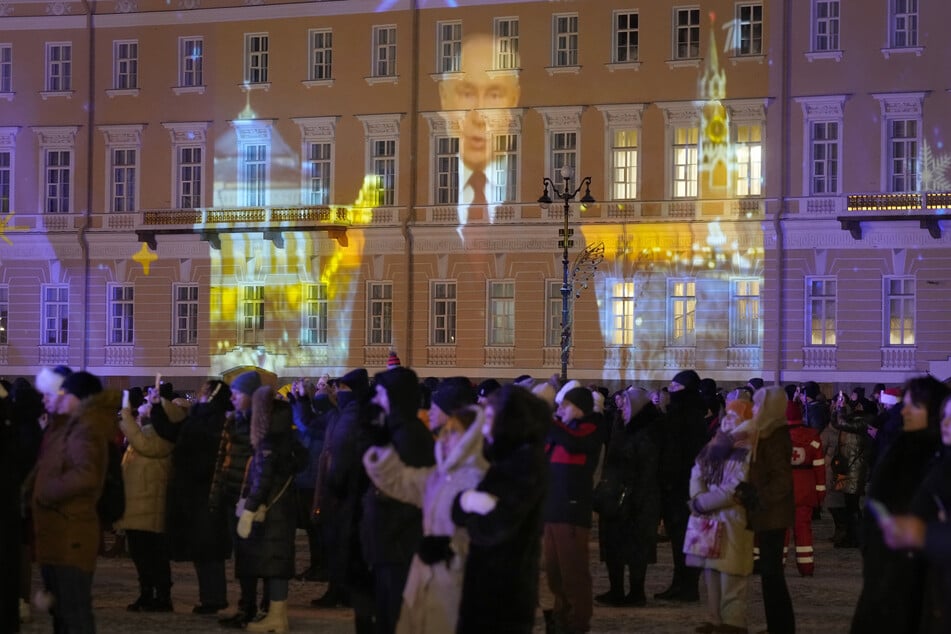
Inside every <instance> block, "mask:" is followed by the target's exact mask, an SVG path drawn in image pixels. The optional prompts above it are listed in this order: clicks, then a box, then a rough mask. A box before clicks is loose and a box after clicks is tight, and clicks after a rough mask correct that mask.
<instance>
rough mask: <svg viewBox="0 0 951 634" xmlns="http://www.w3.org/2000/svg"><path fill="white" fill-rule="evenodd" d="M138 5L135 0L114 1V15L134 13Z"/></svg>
mask: <svg viewBox="0 0 951 634" xmlns="http://www.w3.org/2000/svg"><path fill="white" fill-rule="evenodd" d="M138 10H139V5H138V3H137V2H136V1H135V0H116V13H135V12H136V11H138Z"/></svg>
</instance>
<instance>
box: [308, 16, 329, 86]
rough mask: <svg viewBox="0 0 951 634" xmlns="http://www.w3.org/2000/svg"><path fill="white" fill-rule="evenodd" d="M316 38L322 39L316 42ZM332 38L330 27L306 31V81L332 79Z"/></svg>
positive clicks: (327, 80) (326, 80)
mask: <svg viewBox="0 0 951 634" xmlns="http://www.w3.org/2000/svg"><path fill="white" fill-rule="evenodd" d="M318 38H320V39H321V40H322V41H321V42H318V41H317V39H318ZM333 39H334V32H333V29H331V28H320V29H310V30H308V31H307V81H314V82H330V81H333V78H334V76H333V70H334V67H333Z"/></svg>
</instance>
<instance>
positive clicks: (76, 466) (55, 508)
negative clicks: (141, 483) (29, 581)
mask: <svg viewBox="0 0 951 634" xmlns="http://www.w3.org/2000/svg"><path fill="white" fill-rule="evenodd" d="M120 401H121V396H120V394H119V393H118V392H116V391H112V390H110V391H103V389H102V383H101V382H100V381H99V379H98V377H96V376H95V375H92V374H90V373H88V372H73V373H72V374H70V375H69V376H67V377H66V378H65V379H64V380H63V383H62V386H61V387H60V393H59V394H58V395H56V396H55V397H53V398H52V399H51V403H50V405H51V408H50V410H49V413H50V418H49V425H48V426H47V428H46V432H45V434H44V436H43V442H42V446H41V448H40V454H39V458H38V459H37V463H36V469H35V470H34V476H35V479H34V482H33V497H32V507H33V527H34V531H35V538H36V541H35V544H36V562H37V563H38V564H39V565H40V568H41V571H42V577H43V582H44V584H45V586H46V589H47V590H48V591H49V592H50V593H51V594H52V595H53V601H54V602H53V628H54V631H56V632H94V631H95V621H94V618H93V613H92V577H93V572H94V571H95V568H96V556H97V554H98V550H99V517H98V515H97V513H96V504H97V502H98V501H99V497H100V496H101V495H102V489H103V483H104V482H105V477H106V467H107V465H108V456H109V450H108V443H109V442H110V441H111V439H112V437H113V436H114V435H115V433H116V412H118V411H119V405H120Z"/></svg>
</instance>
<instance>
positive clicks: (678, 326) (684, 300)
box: [667, 277, 697, 348]
mask: <svg viewBox="0 0 951 634" xmlns="http://www.w3.org/2000/svg"><path fill="white" fill-rule="evenodd" d="M667 345H668V346H669V347H678V348H689V347H695V346H696V345H697V279H696V278H693V277H689V278H668V279H667Z"/></svg>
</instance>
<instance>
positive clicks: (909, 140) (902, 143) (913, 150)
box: [885, 117, 921, 194]
mask: <svg viewBox="0 0 951 634" xmlns="http://www.w3.org/2000/svg"><path fill="white" fill-rule="evenodd" d="M885 126H886V135H887V138H886V141H885V142H886V157H885V160H886V161H887V167H886V171H887V173H886V179H887V180H886V182H885V184H886V189H885V191H887V192H889V193H896V194H899V193H900V194H904V193H911V192H917V191H919V190H920V189H921V166H920V165H919V162H920V158H919V152H920V148H921V120H920V119H916V118H904V117H889V118H888V119H887V120H886V121H885ZM899 126H901V127H902V131H901V132H898V127H899ZM908 127H913V128H914V129H913V130H912V131H911V132H908V130H907V128H908ZM899 148H900V149H901V152H897V151H896V150H898V149H899ZM899 154H900V155H899ZM899 164H900V165H901V167H900V168H899Z"/></svg>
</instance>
